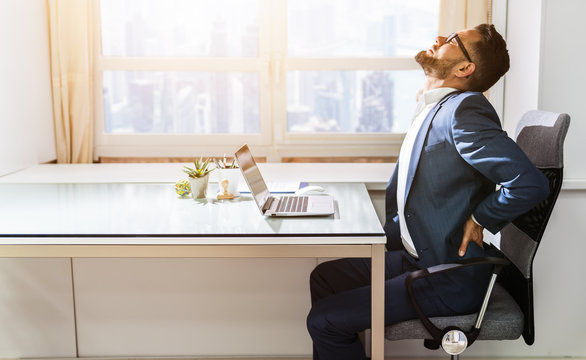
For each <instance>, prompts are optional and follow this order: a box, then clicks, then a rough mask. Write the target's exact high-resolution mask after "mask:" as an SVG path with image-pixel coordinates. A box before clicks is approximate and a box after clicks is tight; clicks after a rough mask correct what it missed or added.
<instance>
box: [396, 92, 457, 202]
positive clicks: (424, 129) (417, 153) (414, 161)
mask: <svg viewBox="0 0 586 360" xmlns="http://www.w3.org/2000/svg"><path fill="white" fill-rule="evenodd" d="M455 93H456V94H459V93H460V92H452V93H450V94H448V95H446V96H445V97H444V98H443V99H442V100H440V101H439V102H438V103H437V105H436V106H435V107H434V108H433V109H431V111H430V112H429V114H427V116H426V117H425V120H424V121H423V124H421V127H420V128H419V132H418V133H417V136H416V137H415V142H414V143H413V150H412V152H411V162H410V163H409V169H408V171H407V184H406V185H405V203H407V198H408V197H409V190H411V184H412V183H413V179H414V178H415V173H416V171H417V166H418V165H419V158H421V152H422V151H423V144H425V139H427V133H428V132H429V128H430V127H431V123H432V122H433V119H434V118H435V116H436V114H437V113H438V111H440V109H441V108H442V105H443V104H444V103H445V102H446V101H447V100H448V99H449V98H451V96H450V95H453V94H455Z"/></svg>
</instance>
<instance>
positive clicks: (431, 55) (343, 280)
mask: <svg viewBox="0 0 586 360" xmlns="http://www.w3.org/2000/svg"><path fill="white" fill-rule="evenodd" d="M415 60H416V61H417V62H418V63H419V64H420V65H421V67H422V68H423V70H424V72H425V75H426V81H425V84H424V87H423V91H422V93H420V95H419V99H418V104H417V108H416V112H415V116H414V119H413V123H412V125H411V128H410V129H409V131H408V132H407V134H406V136H405V139H404V142H403V145H402V147H401V151H400V153H399V159H398V162H397V165H396V167H395V171H394V173H393V175H392V177H391V179H390V181H389V184H388V186H387V189H386V223H385V225H384V229H385V233H386V236H387V250H388V251H387V252H386V254H385V256H386V258H385V325H390V324H393V323H397V322H400V321H405V320H409V319H415V318H417V314H416V312H415V310H414V309H413V307H412V305H411V304H410V301H409V298H408V295H407V291H406V288H405V277H406V276H407V274H408V273H409V272H412V271H415V270H419V269H422V268H427V267H430V266H434V265H438V264H443V263H449V262H453V261H456V260H460V259H463V258H472V257H479V256H488V255H493V256H494V252H498V250H497V249H496V248H494V247H493V246H492V245H488V244H487V245H485V244H483V229H487V230H489V231H490V232H491V233H493V234H494V233H497V232H498V231H499V230H500V229H502V228H503V227H504V226H505V225H506V224H508V223H509V222H511V221H512V220H513V219H515V218H516V217H517V216H519V215H521V214H523V213H525V212H526V211H528V210H530V209H531V208H532V207H534V206H535V205H536V204H538V203H539V202H540V201H541V200H543V199H545V198H546V196H547V195H548V192H549V187H548V182H547V179H546V178H545V177H544V176H543V175H542V173H541V172H540V171H539V170H537V168H535V166H533V164H531V162H530V161H529V159H528V158H527V157H526V156H525V154H524V153H523V151H522V150H521V149H520V148H519V147H518V146H517V145H516V144H515V142H514V141H513V140H511V139H510V138H509V137H508V136H507V134H506V133H505V132H504V131H503V130H502V128H501V124H500V121H499V118H498V115H497V114H496V112H495V110H494V108H493V107H492V106H491V104H490V103H489V102H488V101H487V99H486V98H485V97H484V95H483V94H482V92H484V91H486V90H488V89H489V88H490V87H491V86H492V85H494V83H496V82H497V81H498V79H500V77H501V76H503V75H504V74H505V73H506V72H507V71H508V69H509V55H508V51H507V48H506V43H505V41H504V40H503V38H502V36H501V35H500V34H499V33H498V32H497V31H496V30H495V28H494V26H493V25H488V24H483V25H479V26H476V27H474V28H472V29H467V30H464V31H460V32H457V33H453V34H452V35H450V36H448V37H447V38H446V37H442V36H438V37H437V39H436V41H435V44H434V45H433V46H432V47H431V48H430V49H428V50H426V51H421V52H420V53H418V54H417V56H416V57H415ZM497 185H500V187H499V188H498V190H496V191H495V189H496V188H497V187H496V186H497ZM490 271H491V268H490V266H476V267H467V268H463V269H459V270H457V271H453V272H449V273H445V274H440V275H435V276H433V277H429V278H426V279H423V280H418V281H417V282H415V283H414V292H415V296H416V298H417V299H418V303H419V304H420V306H421V308H422V310H423V312H424V313H425V314H426V315H428V316H430V317H432V316H450V315H460V314H468V313H473V312H476V311H477V310H478V309H479V307H480V304H481V302H482V298H483V295H484V292H485V291H486V287H487V285H488V282H489V277H490ZM370 281H371V280H370V259H340V260H334V261H330V262H326V263H323V264H320V265H318V266H317V267H316V268H315V270H314V271H313V272H312V274H311V278H310V289H311V301H312V309H311V311H310V313H309V315H308V318H307V326H308V330H309V333H310V335H311V337H312V340H313V344H314V359H321V360H329V359H332V360H343V359H353V360H354V359H365V353H364V350H363V348H362V345H361V343H360V341H359V339H358V336H357V333H358V332H360V331H362V330H364V329H368V328H369V327H370V319H371V298H370V297H371V289H370V284H371V282H370Z"/></svg>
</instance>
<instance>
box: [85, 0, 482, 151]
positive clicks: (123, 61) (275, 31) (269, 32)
mask: <svg viewBox="0 0 586 360" xmlns="http://www.w3.org/2000/svg"><path fill="white" fill-rule="evenodd" d="M480 3H482V4H484V5H486V4H487V3H488V0H484V1H474V0H441V1H440V19H439V24H440V26H439V33H440V34H443V33H449V32H448V31H450V30H452V29H453V30H452V31H454V30H455V29H461V28H464V27H465V25H466V24H467V23H480V22H483V21H482V20H480V19H479V18H480V17H482V16H484V22H485V21H486V16H487V11H485V10H486V9H487V7H486V6H484V7H483V6H480V5H482V4H480ZM94 6H95V8H94V14H95V16H94V27H95V29H96V31H94V49H95V51H94V54H95V55H94V56H95V59H94V60H95V61H94V64H95V69H94V89H95V91H94V94H95V99H94V100H95V103H94V109H95V119H96V122H95V145H94V158H95V160H98V159H99V157H153V156H155V157H192V156H204V157H206V156H221V155H222V154H231V153H232V152H233V151H235V149H236V148H237V147H238V146H240V145H241V144H243V143H248V144H249V146H250V147H251V148H252V149H253V151H254V152H255V156H258V157H265V158H266V159H267V160H268V161H277V162H278V161H280V160H281V159H282V158H283V157H336V156H342V157H352V156H356V157H369V156H375V157H394V156H397V155H398V153H399V150H400V147H401V143H402V141H403V138H404V136H405V134H404V133H353V132H336V133H326V132H320V133H292V132H287V100H286V91H287V83H286V77H287V72H289V71H299V70H300V71H331V70H366V71H372V70H379V71H393V70H419V69H420V67H419V65H418V64H417V63H416V62H415V60H414V59H413V58H412V57H377V58H369V57H364V58H362V57H352V58H342V57H338V58H314V57H312V58H304V57H288V56H287V55H286V54H287V0H259V24H258V26H259V47H258V56H257V57H221V58H218V57H182V58H167V57H144V58H143V57H140V58H139V57H112V56H104V55H103V54H102V49H101V6H100V0H94ZM452 9H458V11H453V10H452ZM478 9H480V10H478ZM470 14H477V15H476V18H474V15H472V19H470V16H471V15H470ZM478 14H480V16H479V15H478ZM430 41H431V40H430ZM112 70H114V71H116V70H119V71H124V70H126V71H221V72H224V71H225V72H228V71H230V72H234V71H238V72H240V71H242V72H256V73H258V76H259V97H260V99H259V101H260V103H259V114H260V134H112V133H109V134H108V133H105V132H104V125H105V124H104V98H103V73H104V71H112ZM414 96H415V94H414ZM414 106H415V104H414Z"/></svg>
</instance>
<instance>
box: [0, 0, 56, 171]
mask: <svg viewBox="0 0 586 360" xmlns="http://www.w3.org/2000/svg"><path fill="white" fill-rule="evenodd" d="M0 47H1V49H2V56H0V79H1V81H0V175H4V174H7V173H10V172H13V171H16V170H19V169H23V168H25V167H28V166H31V165H36V164H38V163H42V162H46V161H50V160H53V159H55V158H56V156H55V140H54V138H55V136H54V130H53V115H52V114H53V112H52V105H51V84H50V70H49V35H48V25H47V12H46V4H45V1H39V0H2V1H0Z"/></svg>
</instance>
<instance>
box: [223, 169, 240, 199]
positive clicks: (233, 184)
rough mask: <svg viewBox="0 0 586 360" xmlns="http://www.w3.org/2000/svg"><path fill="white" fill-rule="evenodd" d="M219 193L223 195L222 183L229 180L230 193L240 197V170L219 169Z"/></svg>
mask: <svg viewBox="0 0 586 360" xmlns="http://www.w3.org/2000/svg"><path fill="white" fill-rule="evenodd" d="M217 171H218V192H220V193H223V192H224V188H223V187H222V181H224V180H228V193H230V194H232V195H234V196H238V195H240V193H239V192H238V182H239V181H240V177H241V176H242V175H241V174H240V169H218V170H217Z"/></svg>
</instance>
